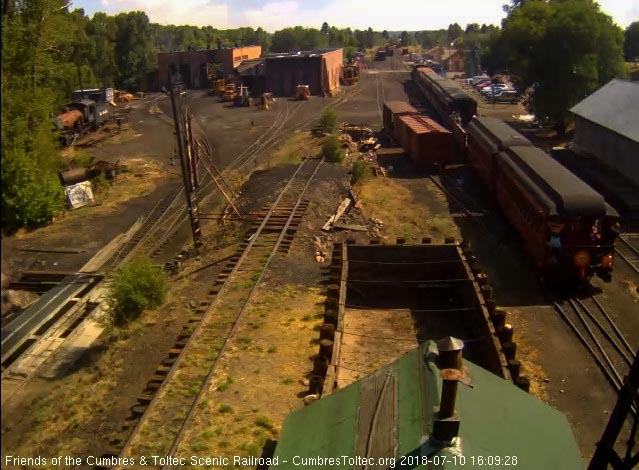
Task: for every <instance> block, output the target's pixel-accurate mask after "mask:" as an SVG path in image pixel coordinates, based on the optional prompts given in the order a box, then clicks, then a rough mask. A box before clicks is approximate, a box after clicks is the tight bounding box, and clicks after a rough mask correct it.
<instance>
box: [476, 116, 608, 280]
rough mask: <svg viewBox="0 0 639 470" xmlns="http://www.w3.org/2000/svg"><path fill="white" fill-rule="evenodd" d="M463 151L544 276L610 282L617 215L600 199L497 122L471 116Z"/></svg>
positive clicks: (500, 122)
mask: <svg viewBox="0 0 639 470" xmlns="http://www.w3.org/2000/svg"><path fill="white" fill-rule="evenodd" d="M466 130H467V132H468V154H469V157H470V160H471V163H472V165H473V167H474V168H475V169H476V170H477V173H478V175H479V176H480V178H481V179H482V180H484V182H485V183H486V185H487V186H488V187H489V188H490V189H491V191H492V192H493V193H494V195H495V197H496V199H497V201H498V203H499V205H500V207H501V209H502V211H503V213H504V214H505V216H506V218H507V219H508V220H509V221H510V223H511V224H512V225H513V227H514V228H515V229H516V230H517V232H518V233H519V234H520V235H521V237H522V239H523V240H524V243H525V245H526V249H527V251H528V252H529V254H530V255H531V257H532V259H533V260H534V262H535V264H536V265H537V267H538V268H539V269H540V270H541V271H542V273H543V274H544V276H545V277H546V278H549V279H551V280H552V281H553V282H562V283H563V282H568V283H572V282H574V281H575V280H586V279H588V278H590V277H591V276H593V275H594V274H597V275H598V276H599V277H601V278H602V279H604V280H605V281H609V280H610V277H611V272H612V259H613V253H614V241H615V239H616V237H617V236H618V230H619V222H618V220H619V216H618V215H617V213H616V212H615V210H614V209H613V208H612V207H611V206H610V205H608V204H607V203H606V202H605V200H604V198H603V197H602V196H601V195H600V194H599V193H597V192H596V191H595V190H593V189H592V188H591V187H590V186H588V185H587V184H586V183H584V182H583V181H581V180H580V179H579V178H577V177H576V176H575V175H574V174H572V173H571V172H570V171H568V170H567V169H566V168H564V167H563V166H561V165H560V164H559V163H558V162H556V161H555V160H553V159H552V158H551V157H550V156H549V155H548V154H546V153H545V152H544V151H542V150H541V149H539V148H537V147H534V146H532V144H531V143H530V141H528V139H526V138H525V137H524V136H522V135H521V134H519V133H517V132H516V131H515V130H514V129H512V128H510V126H508V125H506V124H505V123H504V122H502V121H500V120H498V119H493V118H485V117H480V118H475V119H473V121H471V123H470V124H469V125H468V127H467V128H466Z"/></svg>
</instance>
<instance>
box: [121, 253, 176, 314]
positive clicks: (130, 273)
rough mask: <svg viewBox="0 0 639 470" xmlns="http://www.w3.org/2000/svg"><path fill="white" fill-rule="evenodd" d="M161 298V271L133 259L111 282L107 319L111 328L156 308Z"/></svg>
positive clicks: (163, 289) (141, 260) (149, 262)
mask: <svg viewBox="0 0 639 470" xmlns="http://www.w3.org/2000/svg"><path fill="white" fill-rule="evenodd" d="M165 296H166V283H165V279H164V275H163V274H162V271H161V270H160V269H159V268H158V267H156V266H154V265H153V264H152V263H151V261H149V260H148V259H144V258H139V259H135V260H133V261H131V262H130V263H128V264H127V265H126V266H124V268H123V269H122V270H121V271H120V272H118V273H117V274H116V276H115V279H114V280H113V284H112V286H111V294H110V298H109V304H110V306H111V320H112V321H113V323H114V324H115V325H124V324H126V323H128V322H129V321H130V320H133V319H135V318H137V317H138V316H140V314H141V313H142V312H143V311H144V309H146V308H156V307H158V306H160V305H161V304H162V302H164V299H165Z"/></svg>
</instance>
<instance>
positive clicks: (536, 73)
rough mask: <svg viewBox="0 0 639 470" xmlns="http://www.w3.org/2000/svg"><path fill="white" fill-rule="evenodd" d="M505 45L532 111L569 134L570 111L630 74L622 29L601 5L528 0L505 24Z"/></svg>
mask: <svg viewBox="0 0 639 470" xmlns="http://www.w3.org/2000/svg"><path fill="white" fill-rule="evenodd" d="M500 41H501V42H502V45H501V47H502V48H503V51H504V52H505V54H506V57H508V62H509V65H510V70H511V71H512V72H514V74H515V75H516V76H517V77H518V82H519V86H520V87H521V88H522V89H528V88H532V91H533V93H532V99H531V100H530V101H529V103H528V105H529V109H530V111H532V112H534V113H535V114H536V115H537V116H538V117H540V118H542V119H547V120H549V121H551V122H553V123H554V125H555V128H556V130H557V132H558V133H559V134H563V133H564V132H565V128H566V125H567V119H568V117H569V111H568V110H569V109H570V107H572V106H573V105H574V104H576V103H577V102H579V101H581V100H582V99H583V98H585V97H586V96H588V95H589V94H591V93H592V92H593V91H595V90H596V89H597V88H598V87H600V86H602V85H604V84H605V83H607V82H608V81H609V80H610V79H611V78H613V77H615V76H620V75H622V74H623V73H624V70H623V62H622V54H621V49H622V41H623V36H622V31H621V30H620V29H619V28H618V27H617V26H615V25H614V24H613V22H612V20H611V18H610V17H609V16H607V15H605V14H603V13H602V12H600V11H599V7H598V5H597V4H595V3H590V2H584V1H581V0H568V1H562V2H552V3H545V2H527V3H526V4H524V5H523V6H519V7H517V8H515V9H514V10H513V11H512V13H511V14H510V15H509V16H508V18H507V19H506V20H505V22H504V28H503V34H502V35H501V38H500Z"/></svg>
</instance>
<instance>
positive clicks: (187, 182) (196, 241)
mask: <svg viewBox="0 0 639 470" xmlns="http://www.w3.org/2000/svg"><path fill="white" fill-rule="evenodd" d="M169 85H170V87H171V106H172V108H173V121H174V123H175V138H176V140H177V150H178V156H179V157H180V166H181V168H182V182H183V184H184V195H185V196H186V206H187V208H188V210H189V219H190V221H191V232H192V233H193V246H194V247H195V251H196V253H197V252H199V250H200V248H201V247H202V240H201V239H202V232H201V230H200V218H199V214H198V208H197V203H196V201H195V196H194V194H193V191H192V181H193V178H192V175H191V166H190V165H189V164H188V162H187V161H186V152H185V149H184V144H185V138H184V137H185V136H184V132H183V128H182V125H181V123H182V119H179V118H178V105H179V101H181V98H180V95H179V93H180V91H179V90H176V86H175V83H174V81H173V76H172V75H171V72H169ZM176 93H178V96H177V98H176V96H175V95H176ZM180 113H182V107H181V106H180Z"/></svg>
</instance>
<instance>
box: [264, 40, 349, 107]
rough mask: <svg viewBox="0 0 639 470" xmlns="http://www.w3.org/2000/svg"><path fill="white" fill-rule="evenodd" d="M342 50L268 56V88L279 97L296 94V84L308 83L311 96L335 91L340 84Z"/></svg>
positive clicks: (266, 63)
mask: <svg viewBox="0 0 639 470" xmlns="http://www.w3.org/2000/svg"><path fill="white" fill-rule="evenodd" d="M342 65H343V54H342V49H341V48H340V49H330V50H320V51H300V52H295V53H290V54H273V55H271V56H270V57H266V58H265V63H264V66H265V73H266V81H265V90H264V91H267V92H271V93H273V94H274V95H276V96H293V95H295V90H296V88H297V85H309V87H310V90H311V95H316V96H317V95H321V94H322V92H323V91H326V92H327V93H329V94H330V93H332V92H333V91H334V90H335V89H336V88H337V87H339V79H340V76H341V72H342Z"/></svg>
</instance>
